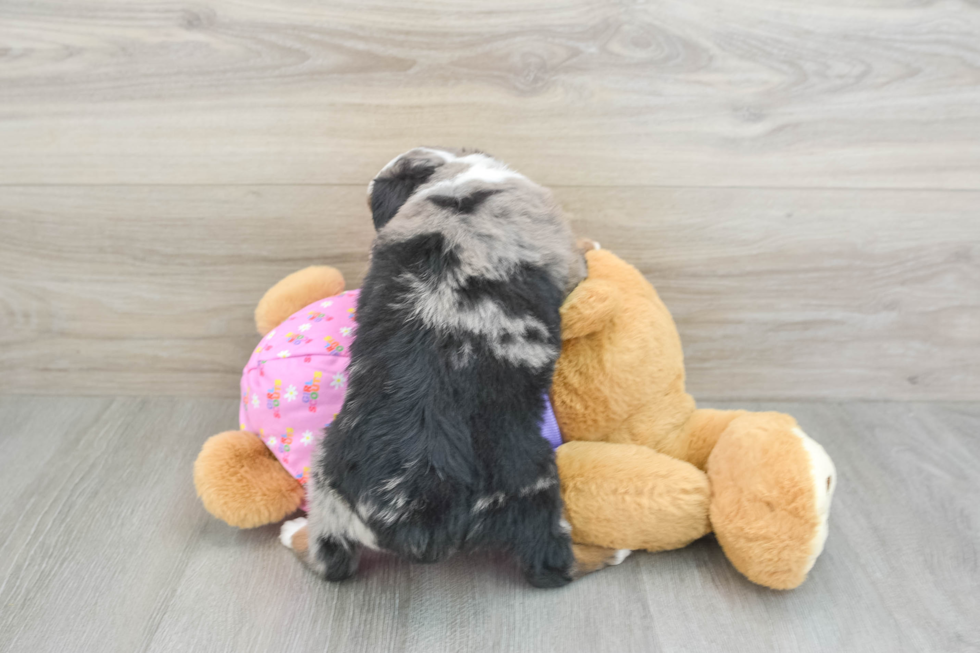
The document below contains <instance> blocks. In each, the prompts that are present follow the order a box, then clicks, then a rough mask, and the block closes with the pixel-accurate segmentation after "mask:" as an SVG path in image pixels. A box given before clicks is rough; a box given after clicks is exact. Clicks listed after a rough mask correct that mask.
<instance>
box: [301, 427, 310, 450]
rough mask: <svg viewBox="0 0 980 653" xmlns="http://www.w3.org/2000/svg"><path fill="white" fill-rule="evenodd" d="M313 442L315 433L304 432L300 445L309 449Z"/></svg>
mask: <svg viewBox="0 0 980 653" xmlns="http://www.w3.org/2000/svg"><path fill="white" fill-rule="evenodd" d="M311 442H313V431H303V437H302V438H300V444H302V445H303V446H306V447H308V446H310V443H311Z"/></svg>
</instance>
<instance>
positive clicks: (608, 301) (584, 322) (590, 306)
mask: <svg viewBox="0 0 980 653" xmlns="http://www.w3.org/2000/svg"><path fill="white" fill-rule="evenodd" d="M619 303H620V296H619V291H618V290H617V289H616V286H614V285H613V284H611V283H609V282H608V281H603V280H602V279H586V280H585V281H583V282H582V283H580V284H579V285H578V286H576V287H575V290H573V291H572V292H571V294H569V295H568V298H567V299H565V303H564V304H562V307H561V338H562V340H570V339H572V338H581V337H582V336H586V335H589V334H590V333H595V332H596V331H598V330H599V329H601V328H602V327H604V326H605V325H606V324H607V323H608V322H609V321H610V320H611V319H612V318H613V316H614V315H616V313H618V312H619Z"/></svg>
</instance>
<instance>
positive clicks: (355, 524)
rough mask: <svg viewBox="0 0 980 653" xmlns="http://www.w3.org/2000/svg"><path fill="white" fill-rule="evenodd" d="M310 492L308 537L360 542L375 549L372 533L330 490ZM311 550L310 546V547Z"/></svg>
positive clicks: (347, 505) (376, 546) (338, 496)
mask: <svg viewBox="0 0 980 653" xmlns="http://www.w3.org/2000/svg"><path fill="white" fill-rule="evenodd" d="M313 489H315V490H316V491H311V492H310V497H311V502H312V505H311V506H310V513H309V517H310V520H311V521H310V537H311V538H313V537H316V538H320V537H323V536H325V535H326V536H329V535H333V536H337V537H343V538H345V539H348V540H353V541H355V542H360V543H361V544H363V545H364V546H366V547H368V548H371V549H376V548H378V541H377V538H376V537H375V535H374V532H373V531H372V530H371V529H370V528H368V527H367V525H366V524H365V523H364V522H363V521H362V520H361V518H360V517H359V516H358V515H357V514H356V513H355V512H354V511H353V510H352V509H351V507H350V505H349V504H348V503H347V502H346V501H344V499H343V498H342V497H341V496H340V495H339V494H337V493H336V492H334V491H333V490H332V489H329V488H325V489H324V490H319V489H318V488H313ZM311 548H312V545H311Z"/></svg>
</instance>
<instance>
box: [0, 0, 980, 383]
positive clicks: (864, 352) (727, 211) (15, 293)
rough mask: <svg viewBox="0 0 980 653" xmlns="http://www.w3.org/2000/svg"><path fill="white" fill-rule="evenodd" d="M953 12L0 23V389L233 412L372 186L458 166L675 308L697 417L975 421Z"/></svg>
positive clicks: (337, 258) (975, 312) (969, 40)
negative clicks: (260, 323) (708, 404)
mask: <svg viewBox="0 0 980 653" xmlns="http://www.w3.org/2000/svg"><path fill="white" fill-rule="evenodd" d="M978 34H980V10H978V7H977V5H976V4H975V3H968V2H941V3H918V2H906V3H901V4H899V3H881V2H876V1H875V0H868V1H867V2H864V3H850V2H841V1H840V0H816V1H814V2H807V3H802V2H795V1H794V2H790V1H785V2H777V1H776V0H759V1H757V2H753V3H745V2H729V1H726V0H704V1H702V2H697V3H691V2H686V1H667V2H658V3H611V2H600V1H586V0H583V1H578V2H567V3H554V2H550V1H549V0H520V1H519V2H517V1H508V0H504V1H502V2H497V3H494V4H493V7H492V9H487V7H486V5H485V3H484V4H483V5H478V4H472V3H467V2H462V3H457V2H453V3H448V2H447V3H436V4H432V3H423V2H421V1H420V0H412V1H409V2H401V1H398V0H371V1H370V2H364V1H363V0H348V1H339V2H338V1H332V2H306V1H300V0H255V1H252V2H248V3H241V2H224V1H221V0H207V2H202V3H193V4H187V3H183V2H172V1H170V0H159V1H150V2H141V3H127V2H111V1H109V0H78V1H77V2H72V3H67V4H66V3H64V2H54V1H51V0H40V1H33V0H31V1H27V0H6V1H5V2H3V3H2V4H0V369H2V370H3V371H4V372H5V373H4V374H2V375H0V392H2V393H20V394H27V393H57V394H92V395H102V394H105V395H110V394H111V395H117V394H136V395H143V394H163V395H176V396H184V395H203V396H216V397H225V396H226V397H233V396H235V395H236V394H237V383H238V376H239V373H240V370H241V366H242V365H243V363H244V362H245V360H246V359H247V356H248V353H249V351H250V350H251V348H252V347H253V346H254V342H255V339H256V338H255V335H254V333H253V331H252V324H251V311H252V309H253V307H254V304H255V302H256V301H257V300H258V298H259V297H260V296H261V294H262V293H263V291H264V290H265V289H266V288H267V287H268V286H269V285H271V284H272V283H274V282H275V281H276V280H277V279H278V278H280V277H281V276H283V275H285V274H287V273H289V272H291V271H293V270H295V269H297V268H300V267H303V266H305V265H309V264H312V263H329V264H333V265H336V266H338V267H339V268H340V269H341V270H343V271H344V273H345V274H346V275H347V276H348V279H349V280H350V282H351V285H352V286H354V285H356V283H357V281H358V280H359V278H360V276H361V275H362V274H363V272H364V269H365V266H366V252H367V248H368V245H369V242H370V238H371V230H370V222H369V218H368V213H367V209H366V206H365V201H364V188H365V185H366V183H367V181H368V180H369V179H370V177H371V176H372V175H373V174H374V172H375V171H376V170H377V169H378V168H379V167H380V166H382V165H383V164H384V163H385V162H386V161H387V160H389V159H390V158H391V157H392V156H393V155H394V154H397V153H398V152H400V151H402V150H404V149H407V148H409V147H411V146H414V145H416V144H450V145H455V144H466V145H472V146H477V147H481V148H483V149H485V150H487V151H489V152H491V153H493V154H495V155H497V156H499V157H501V158H503V159H504V160H506V161H508V162H510V163H511V164H512V165H513V166H514V167H516V168H518V169H519V170H521V171H523V172H525V173H527V174H529V175H530V176H532V177H534V178H536V179H537V180H539V181H541V182H542V183H545V184H548V185H551V186H552V187H553V188H554V189H555V191H556V193H557V194H558V196H559V198H560V199H561V200H562V202H563V203H564V205H565V206H566V207H567V209H568V211H569V212H570V213H571V214H572V215H573V217H574V220H575V225H576V228H577V229H578V231H579V232H580V233H582V234H584V235H589V236H592V237H594V238H596V239H598V240H599V241H600V242H602V244H603V246H605V247H607V248H610V249H612V250H614V251H616V252H617V253H619V254H620V255H621V256H623V257H624V258H625V259H627V260H628V261H630V262H632V263H634V264H635V265H637V266H638V267H639V268H640V269H641V270H642V271H643V272H644V273H645V274H646V275H647V277H648V278H649V279H650V280H651V281H652V282H653V283H654V284H655V285H656V286H657V288H658V290H659V291H660V292H661V295H662V296H663V297H664V300H665V301H666V302H667V304H668V306H669V307H670V308H671V309H672V311H673V312H674V314H675V316H676V318H677V321H678V325H679V328H680V330H681V335H682V338H683V340H684V344H685V347H686V351H687V356H688V367H689V383H690V387H691V389H692V391H693V392H695V393H696V394H698V395H699V396H702V397H711V398H716V399H725V398H729V399H735V398H785V399H798V398H816V397H820V398H845V397H846V398H881V399H980V39H978V37H977V35H978Z"/></svg>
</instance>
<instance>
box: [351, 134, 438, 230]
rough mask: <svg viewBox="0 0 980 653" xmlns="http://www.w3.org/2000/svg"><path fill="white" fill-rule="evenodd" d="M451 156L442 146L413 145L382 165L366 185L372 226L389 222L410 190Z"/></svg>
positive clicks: (409, 193)
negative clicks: (437, 148)
mask: <svg viewBox="0 0 980 653" xmlns="http://www.w3.org/2000/svg"><path fill="white" fill-rule="evenodd" d="M452 158H453V155H452V154H450V153H448V152H442V151H441V150H435V149H430V148H416V149H414V150H410V151H408V152H406V153H405V154H402V155H401V156H399V157H398V158H397V159H395V160H394V161H392V162H391V163H389V164H388V165H387V166H385V167H384V169H383V170H382V171H381V172H379V173H378V176H377V177H375V178H374V179H373V180H372V181H371V184H370V185H369V186H368V202H369V204H370V206H371V217H372V219H373V220H374V228H375V229H376V230H380V229H381V228H382V227H384V226H385V225H386V224H388V221H389V220H391V219H392V218H393V217H395V214H396V213H398V210H399V209H401V208H402V205H403V204H405V202H407V201H408V198H409V197H411V196H412V193H414V192H415V190H416V189H417V188H418V187H419V186H421V185H422V184H424V183H425V182H427V181H428V180H429V178H430V177H431V176H432V175H433V174H435V171H436V169H437V168H439V167H440V166H442V165H445V163H446V161H447V160H451V159H452Z"/></svg>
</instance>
